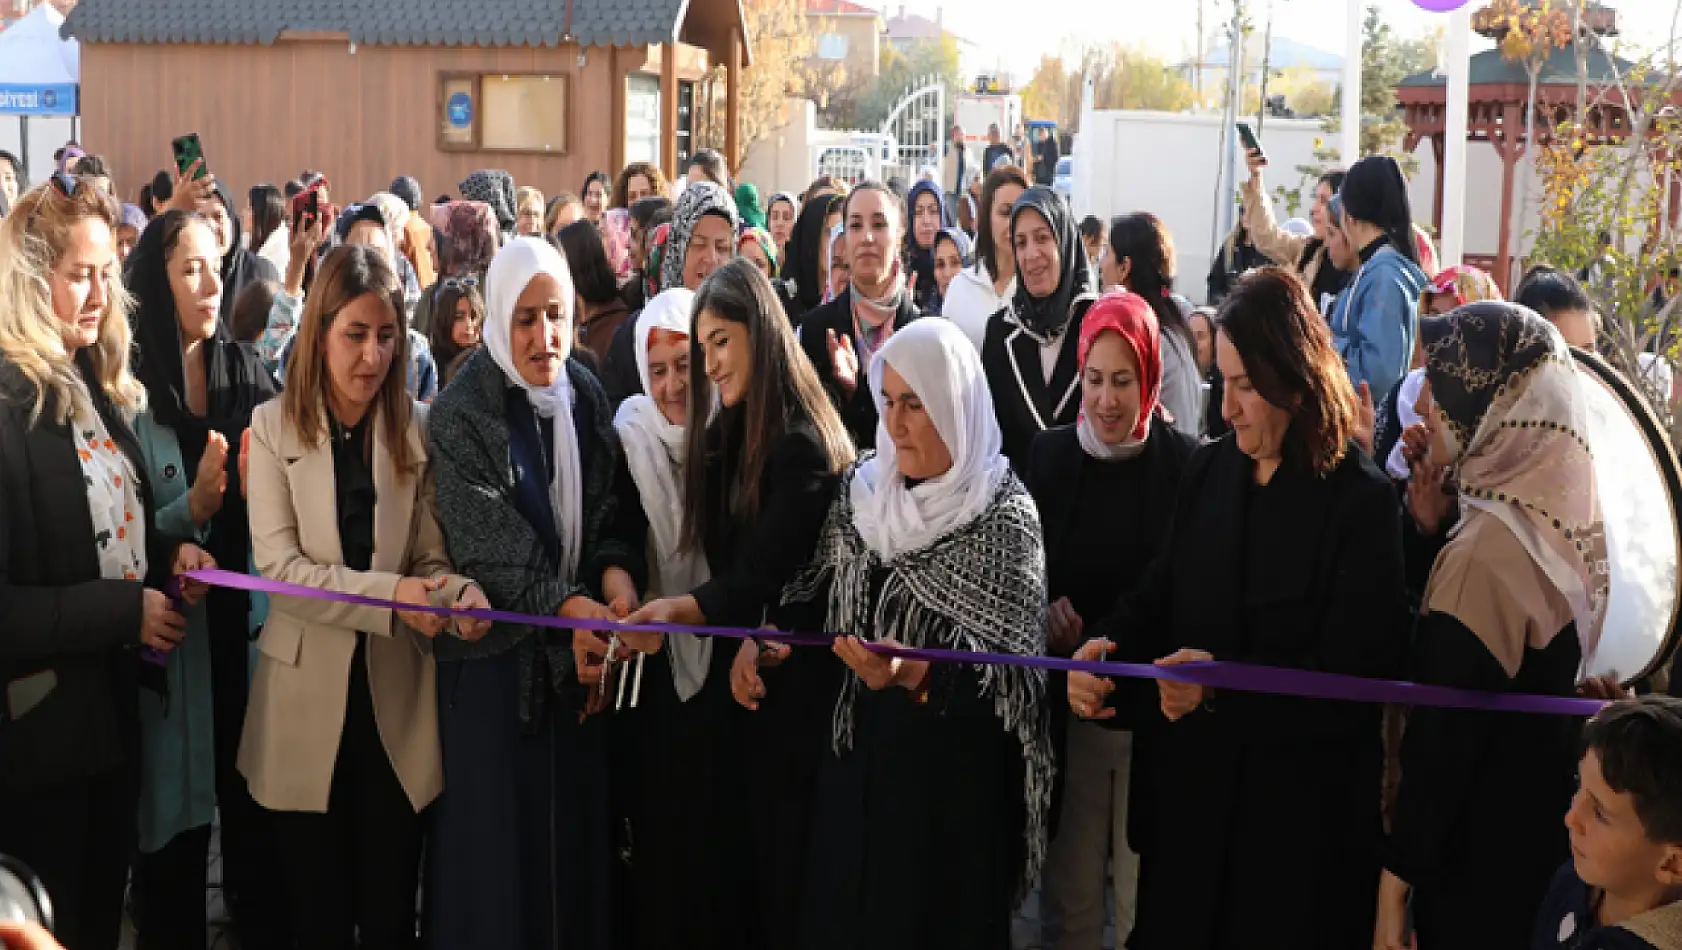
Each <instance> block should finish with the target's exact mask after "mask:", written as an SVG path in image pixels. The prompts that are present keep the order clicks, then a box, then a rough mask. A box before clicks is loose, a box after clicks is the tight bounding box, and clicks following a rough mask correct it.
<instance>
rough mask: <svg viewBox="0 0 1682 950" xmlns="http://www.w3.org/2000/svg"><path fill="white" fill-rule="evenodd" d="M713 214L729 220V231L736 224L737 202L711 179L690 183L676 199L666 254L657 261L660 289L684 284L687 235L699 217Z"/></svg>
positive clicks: (698, 221)
mask: <svg viewBox="0 0 1682 950" xmlns="http://www.w3.org/2000/svg"><path fill="white" fill-rule="evenodd" d="M709 214H716V215H718V216H719V217H722V218H724V219H725V220H726V221H729V222H730V231H731V233H732V234H733V233H735V231H736V226H737V218H736V202H735V201H734V200H733V199H732V198H731V197H730V192H728V191H725V190H724V189H723V188H720V187H719V186H717V185H715V184H713V183H712V182H710V181H698V182H692V183H691V184H690V185H689V187H688V188H685V189H683V194H682V195H681V196H679V198H678V199H677V207H676V208H674V209H673V210H672V229H671V233H670V236H669V237H668V238H667V240H666V251H665V256H664V257H663V259H662V260H661V262H660V289H661V290H671V289H672V288H673V287H682V286H683V264H684V258H685V257H686V256H688V254H689V238H690V235H692V234H693V233H694V232H695V225H696V224H698V223H700V220H701V218H703V217H705V216H706V215H709Z"/></svg>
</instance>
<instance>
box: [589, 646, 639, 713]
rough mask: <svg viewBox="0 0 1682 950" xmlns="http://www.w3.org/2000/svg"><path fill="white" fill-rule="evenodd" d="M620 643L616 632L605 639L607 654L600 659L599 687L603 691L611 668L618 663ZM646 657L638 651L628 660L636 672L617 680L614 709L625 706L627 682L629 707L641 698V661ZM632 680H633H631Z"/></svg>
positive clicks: (611, 674) (634, 706)
mask: <svg viewBox="0 0 1682 950" xmlns="http://www.w3.org/2000/svg"><path fill="white" fill-rule="evenodd" d="M622 645H623V644H621V643H620V641H619V634H617V633H616V634H614V635H613V636H612V637H611V638H610V639H609V640H608V641H607V656H606V657H605V658H604V659H603V660H602V680H601V688H602V690H603V691H604V692H605V691H606V690H607V684H608V682H609V681H610V678H611V677H612V676H613V668H614V667H615V666H616V665H618V663H619V648H620V647H621V646H622ZM647 659H648V658H647V656H645V655H644V654H641V653H638V654H637V655H636V658H635V659H633V660H631V661H630V663H631V664H632V665H633V666H635V667H636V672H635V673H633V674H632V675H630V676H627V677H625V678H624V679H621V680H620V681H619V684H618V689H617V691H616V692H615V695H614V702H613V708H614V709H616V710H618V709H625V708H626V703H625V698H626V697H625V687H626V684H627V683H630V694H631V695H630V708H632V709H635V708H636V707H637V702H638V701H639V700H640V699H641V698H642V667H643V662H644V661H645V660H647ZM633 680H634V682H632V681H633Z"/></svg>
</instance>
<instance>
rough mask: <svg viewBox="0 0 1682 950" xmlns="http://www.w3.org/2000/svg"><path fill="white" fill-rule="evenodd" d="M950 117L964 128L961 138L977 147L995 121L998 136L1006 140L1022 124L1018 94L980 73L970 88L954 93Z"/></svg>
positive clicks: (985, 140)
mask: <svg viewBox="0 0 1682 950" xmlns="http://www.w3.org/2000/svg"><path fill="white" fill-rule="evenodd" d="M952 120H953V121H954V122H956V123H957V124H958V127H959V128H961V129H963V130H964V141H966V142H969V143H971V145H972V146H974V147H976V148H977V149H980V148H985V147H986V142H987V127H988V126H989V125H997V126H998V127H999V136H1000V137H1001V138H1002V139H1003V141H1005V142H1006V143H1009V142H1010V140H1011V136H1012V135H1013V134H1015V132H1016V130H1017V129H1018V128H1019V127H1021V125H1022V97H1021V96H1019V95H1017V94H1016V93H1014V92H1011V91H1009V90H1008V89H1006V88H1003V87H1001V86H1000V85H999V83H998V81H997V80H995V79H994V78H993V77H991V76H982V77H981V78H979V79H977V80H976V81H975V87H974V88H973V89H969V90H965V91H964V92H960V93H958V96H957V99H956V100H955V101H954V103H953V109H952ZM978 154H979V152H978Z"/></svg>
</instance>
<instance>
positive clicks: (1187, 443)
mask: <svg viewBox="0 0 1682 950" xmlns="http://www.w3.org/2000/svg"><path fill="white" fill-rule="evenodd" d="M1080 366H1081V416H1080V419H1079V420H1078V421H1077V422H1076V423H1075V424H1074V425H1070V426H1059V427H1057V428H1055V429H1047V430H1046V431H1044V432H1042V433H1040V434H1039V435H1037V436H1035V437H1034V442H1033V446H1032V448H1031V449H1030V451H1029V454H1028V468H1027V472H1026V473H1025V475H1024V481H1026V482H1027V484H1028V490H1029V491H1030V492H1031V493H1032V494H1033V496H1034V503H1035V504H1036V505H1037V506H1038V507H1039V512H1040V522H1041V526H1042V529H1043V531H1044V535H1045V553H1046V573H1047V587H1048V595H1049V598H1050V632H1051V636H1050V644H1049V652H1050V653H1052V654H1053V655H1057V656H1068V655H1069V654H1071V653H1073V652H1074V651H1075V648H1076V647H1077V646H1079V645H1080V642H1081V633H1082V631H1083V630H1084V629H1085V627H1086V622H1087V620H1088V619H1090V620H1091V621H1092V623H1093V625H1094V626H1096V624H1097V622H1098V621H1099V620H1101V619H1102V618H1103V617H1104V616H1105V615H1106V614H1108V613H1109V611H1110V608H1111V607H1112V606H1113V605H1114V604H1115V598H1116V594H1117V590H1116V578H1117V577H1138V576H1140V575H1142V574H1143V573H1144V572H1145V569H1146V568H1147V567H1148V566H1149V565H1150V562H1151V561H1152V560H1153V559H1154V558H1155V557H1156V555H1157V553H1158V552H1159V551H1160V550H1161V549H1162V547H1163V544H1164V542H1165V540H1166V538H1167V535H1168V518H1169V516H1170V515H1171V514H1172V513H1173V511H1174V496H1175V493H1176V492H1177V490H1178V488H1179V483H1180V475H1181V472H1182V471H1183V470H1184V468H1185V466H1186V461H1187V460H1188V459H1190V458H1191V455H1192V453H1193V452H1195V451H1196V450H1197V446H1198V443H1197V440H1196V439H1194V438H1192V437H1190V436H1188V435H1185V434H1183V433H1181V432H1179V431H1177V430H1176V429H1175V428H1174V426H1173V425H1172V424H1171V423H1169V422H1167V421H1166V420H1164V419H1162V418H1161V417H1160V416H1159V415H1158V413H1157V409H1158V407H1159V406H1160V405H1161V403H1160V401H1159V398H1160V395H1161V392H1162V345H1161V333H1160V329H1159V327H1158V326H1157V321H1156V312H1155V311H1154V310H1153V309H1152V308H1151V306H1150V304H1149V303H1148V302H1146V301H1145V300H1144V298H1142V297H1140V296H1138V295H1137V294H1134V293H1130V292H1128V291H1113V292H1111V293H1109V294H1106V295H1104V296H1103V297H1100V298H1099V299H1098V302H1097V303H1094V304H1093V305H1092V308H1091V309H1090V310H1088V311H1087V313H1086V319H1085V321H1084V323H1083V324H1082V326H1081V333H1080ZM1051 680H1052V682H1051V686H1050V689H1051V695H1052V696H1053V697H1054V700H1055V701H1054V702H1053V703H1052V705H1051V709H1052V716H1051V729H1052V741H1053V743H1054V748H1055V752H1056V754H1057V756H1058V762H1059V768H1058V770H1057V784H1056V787H1055V789H1054V793H1053V797H1052V808H1053V818H1052V821H1051V833H1052V838H1051V841H1050V844H1049V848H1048V851H1047V854H1046V867H1045V877H1044V888H1043V890H1042V891H1041V896H1042V900H1043V901H1044V907H1045V913H1044V915H1043V916H1042V920H1044V921H1045V925H1046V926H1045V932H1044V942H1045V945H1046V946H1047V947H1048V948H1051V950H1057V948H1060V947H1092V946H1097V945H1098V942H1099V940H1100V937H1101V935H1102V933H1103V930H1104V918H1105V913H1104V880H1105V874H1104V868H1105V864H1106V861H1108V862H1109V863H1110V867H1111V868H1112V871H1111V876H1112V878H1113V880H1114V882H1115V905H1114V906H1115V914H1116V930H1115V939H1116V943H1117V944H1118V945H1122V944H1123V943H1124V942H1125V941H1126V939H1127V935H1128V932H1129V930H1130V929H1131V927H1132V923H1133V917H1134V909H1135V906H1136V901H1135V888H1136V885H1137V881H1138V868H1139V859H1138V857H1137V854H1136V852H1135V851H1133V850H1132V849H1130V848H1129V847H1128V845H1127V839H1126V832H1127V801H1128V786H1129V772H1130V765H1129V763H1130V761H1131V759H1132V746H1133V736H1132V733H1131V731H1130V730H1131V726H1132V725H1133V723H1132V722H1130V721H1124V722H1121V723H1116V722H1110V721H1104V722H1100V723H1087V722H1074V723H1071V722H1069V717H1068V703H1067V700H1066V699H1065V694H1066V688H1065V678H1064V677H1063V676H1062V675H1059V674H1053V675H1052V677H1051ZM1105 727H1112V728H1105Z"/></svg>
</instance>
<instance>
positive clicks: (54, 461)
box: [0, 358, 178, 793]
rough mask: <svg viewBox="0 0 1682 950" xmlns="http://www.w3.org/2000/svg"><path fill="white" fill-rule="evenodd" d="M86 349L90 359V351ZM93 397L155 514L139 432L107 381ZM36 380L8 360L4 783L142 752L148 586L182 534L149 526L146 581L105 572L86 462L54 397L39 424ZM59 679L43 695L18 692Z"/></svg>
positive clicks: (9, 786)
mask: <svg viewBox="0 0 1682 950" xmlns="http://www.w3.org/2000/svg"><path fill="white" fill-rule="evenodd" d="M84 359H85V358H84ZM90 388H92V389H93V391H94V393H95V405H96V408H97V409H98V411H99V413H100V415H101V417H102V418H103V419H104V421H105V426H106V428H107V429H108V430H109V431H110V433H111V437H112V438H113V439H115V440H116V441H117V442H118V443H119V444H120V445H121V447H122V449H123V452H124V453H125V454H126V455H128V457H129V458H130V459H131V460H132V461H133V462H134V469H135V473H136V474H137V475H138V476H139V489H140V492H139V494H140V499H141V504H142V505H143V506H144V508H145V510H146V523H147V524H148V525H151V524H153V522H154V518H153V513H154V512H153V503H152V491H151V486H150V485H149V484H148V483H147V481H146V463H145V459H144V456H142V454H141V450H140V443H139V442H138V441H137V440H136V439H135V437H134V432H133V430H132V429H130V428H129V426H128V424H127V423H125V422H124V421H123V419H122V417H121V414H120V413H118V412H116V411H115V410H114V409H113V407H112V406H111V405H110V403H109V402H108V401H106V400H105V398H104V394H103V393H101V392H100V391H99V390H98V388H97V387H90ZM34 399H35V387H34V386H33V385H31V384H30V383H29V381H28V380H26V379H25V378H24V376H23V373H22V372H20V371H19V370H18V369H17V368H16V367H15V366H13V365H12V364H10V363H8V362H6V361H5V360H3V359H0V789H3V790H4V791H5V792H8V793H10V792H13V791H15V790H18V789H29V788H40V787H43V786H49V785H54V784H60V783H63V782H67V781H73V780H77V779H84V778H88V777H90V776H94V775H97V774H99V773H102V772H106V771H109V770H111V769H113V768H117V767H120V766H124V765H128V764H130V763H132V762H133V761H134V759H135V757H136V756H137V755H138V753H139V745H138V744H139V723H138V709H139V705H138V703H139V697H138V694H137V688H138V687H137V684H138V673H139V665H138V664H139V663H140V662H141V661H140V660H139V659H138V657H137V655H136V651H137V650H138V648H139V646H140V627H141V619H142V616H143V597H142V590H143V588H144V587H146V586H151V587H159V588H161V587H162V586H163V585H162V580H163V579H165V578H167V577H168V576H169V574H170V565H171V561H172V560H173V559H174V555H175V549H176V547H177V545H178V542H175V541H171V540H170V539H167V538H163V537H160V536H159V534H158V532H157V531H156V530H155V529H151V530H148V531H147V533H146V549H147V550H146V557H147V567H148V576H147V580H146V582H144V583H143V582H141V581H122V580H105V579H103V578H101V577H100V574H99V556H98V554H97V552H96V551H95V549H94V540H93V521H92V519H91V518H90V517H89V515H88V499H87V493H86V491H85V490H84V488H83V481H82V466H81V462H80V460H79V459H78V458H77V456H76V446H75V444H74V442H73V440H72V434H71V431H70V427H69V426H61V425H57V424H56V423H54V422H53V407H52V406H51V404H50V401H49V404H48V405H47V407H46V408H45V409H44V410H43V412H42V415H41V418H40V420H39V421H37V422H36V423H35V424H34V425H31V424H30V420H29V416H30V411H31V409H32V408H33V406H34ZM40 674H50V677H51V678H56V685H55V686H54V687H53V688H52V690H51V691H50V692H48V693H47V694H46V696H45V698H43V699H41V700H40V702H39V704H38V705H35V706H34V707H33V708H30V709H28V710H27V711H22V710H18V712H20V713H21V714H19V715H16V716H15V717H14V715H13V713H14V709H13V702H14V700H16V701H21V700H22V699H23V698H24V696H25V693H26V692H27V691H30V688H31V686H32V685H38V684H41V683H43V682H46V680H42V679H34V677H36V676H38V675H40Z"/></svg>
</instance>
